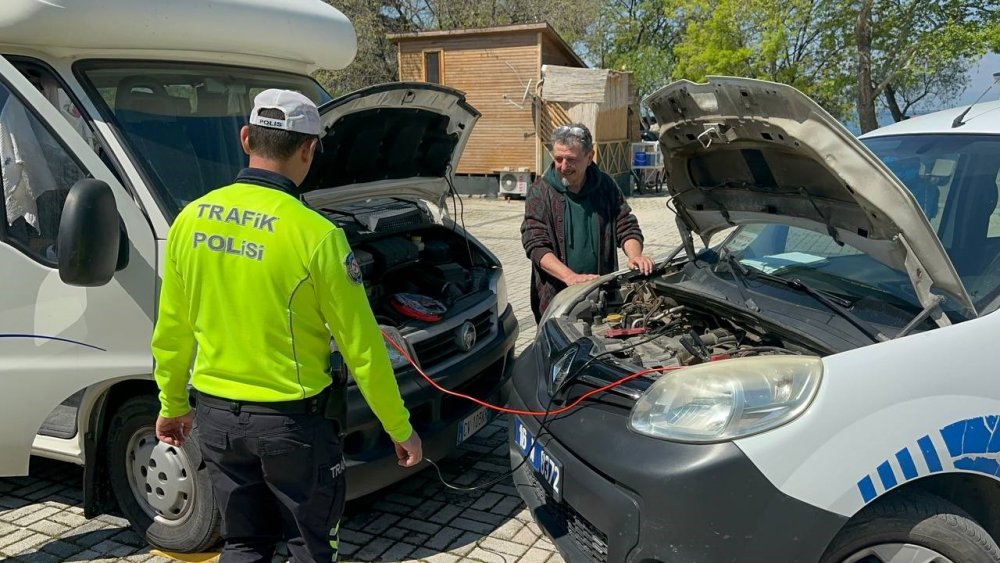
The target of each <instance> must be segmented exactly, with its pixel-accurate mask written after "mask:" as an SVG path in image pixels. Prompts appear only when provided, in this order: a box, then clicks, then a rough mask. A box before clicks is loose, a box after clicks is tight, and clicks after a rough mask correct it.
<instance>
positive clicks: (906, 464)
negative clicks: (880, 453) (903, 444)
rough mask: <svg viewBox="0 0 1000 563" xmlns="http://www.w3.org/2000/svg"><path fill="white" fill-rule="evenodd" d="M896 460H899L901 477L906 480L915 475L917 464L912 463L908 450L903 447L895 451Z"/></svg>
mask: <svg viewBox="0 0 1000 563" xmlns="http://www.w3.org/2000/svg"><path fill="white" fill-rule="evenodd" d="M896 461H898V462H899V468H900V469H902V470H903V477H905V478H906V480H907V481H909V480H910V479H913V478H914V477H916V476H917V466H916V465H914V464H913V456H911V455H910V450H908V449H907V448H903V449H901V450H899V451H898V452H896Z"/></svg>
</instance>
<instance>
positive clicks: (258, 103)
mask: <svg viewBox="0 0 1000 563" xmlns="http://www.w3.org/2000/svg"><path fill="white" fill-rule="evenodd" d="M262 109H277V110H281V112H282V113H284V114H285V118H284V119H275V118H273V117H263V116H261V115H260V110H262ZM250 123H251V124H252V125H259V126H261V127H269V128H271V129H284V130H285V131H294V132H296V133H304V134H306V135H319V134H320V132H321V131H322V126H321V125H320V121H319V111H318V110H317V109H316V104H314V103H313V101H312V100H310V99H309V98H307V97H305V96H303V95H302V94H300V93H298V92H293V91H291V90H278V89H276V88H270V89H268V90H264V91H263V92H261V93H260V94H257V96H256V97H254V99H253V110H252V111H251V112H250Z"/></svg>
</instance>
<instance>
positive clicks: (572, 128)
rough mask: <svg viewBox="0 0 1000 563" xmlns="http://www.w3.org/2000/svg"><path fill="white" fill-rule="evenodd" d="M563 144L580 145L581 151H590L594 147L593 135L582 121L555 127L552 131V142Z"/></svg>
mask: <svg viewBox="0 0 1000 563" xmlns="http://www.w3.org/2000/svg"><path fill="white" fill-rule="evenodd" d="M556 143H558V144H560V145H563V146H567V147H568V146H570V145H580V148H582V149H583V152H590V151H591V150H593V148H594V137H593V135H591V134H590V129H587V126H586V125H584V124H582V123H570V124H569V125H562V126H560V127H556V128H555V130H554V131H552V144H553V145H555V144H556Z"/></svg>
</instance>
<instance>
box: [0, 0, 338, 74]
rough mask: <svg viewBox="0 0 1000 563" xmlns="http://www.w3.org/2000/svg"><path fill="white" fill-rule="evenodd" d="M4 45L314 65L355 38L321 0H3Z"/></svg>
mask: <svg viewBox="0 0 1000 563" xmlns="http://www.w3.org/2000/svg"><path fill="white" fill-rule="evenodd" d="M4 47H6V48H8V49H9V48H17V47H21V48H29V49H32V50H36V51H41V52H45V53H49V54H52V55H54V56H57V57H72V58H75V59H82V58H94V57H108V58H116V57H126V58H149V59H159V58H166V55H168V54H170V53H174V54H176V53H178V52H185V53H200V54H203V55H204V54H206V53H210V54H213V55H215V57H216V58H215V60H219V59H220V58H221V59H225V58H227V57H224V55H234V56H235V59H237V60H245V59H246V56H250V57H251V58H253V59H258V58H259V59H260V60H262V61H267V60H269V61H271V64H268V65H267V66H272V67H273V66H279V67H280V66H296V67H302V68H303V69H304V70H307V71H312V70H316V69H320V68H323V69H338V68H343V67H345V66H347V65H348V64H349V63H350V62H351V60H352V59H353V58H354V54H355V52H356V50H357V38H356V36H355V34H354V26H353V25H352V24H351V22H350V20H348V19H347V17H346V16H344V14H342V13H341V12H340V11H339V10H337V9H336V8H334V7H333V6H330V5H329V4H327V3H325V2H323V1H321V0H280V1H276V0H225V1H219V0H170V1H169V2H165V1H163V0H100V1H99V2H93V1H89V2H87V1H79V0H77V1H65V0H62V1H59V2H53V1H52V0H3V10H0V48H4ZM219 55H223V57H219Z"/></svg>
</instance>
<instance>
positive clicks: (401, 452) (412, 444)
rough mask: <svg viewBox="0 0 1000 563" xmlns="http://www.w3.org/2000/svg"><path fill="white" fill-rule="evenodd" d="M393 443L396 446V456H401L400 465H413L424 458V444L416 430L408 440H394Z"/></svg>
mask: <svg viewBox="0 0 1000 563" xmlns="http://www.w3.org/2000/svg"><path fill="white" fill-rule="evenodd" d="M393 445H394V446H395V447H396V457H397V458H399V465H400V467H413V466H414V465H416V464H418V463H420V462H421V461H423V459H424V445H423V444H422V443H421V442H420V436H418V435H417V431H416V430H414V431H413V433H412V434H410V437H409V438H407V439H406V440H404V441H402V442H393Z"/></svg>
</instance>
